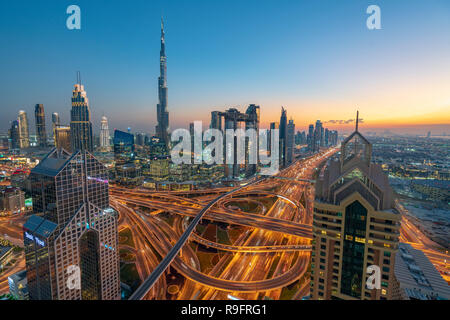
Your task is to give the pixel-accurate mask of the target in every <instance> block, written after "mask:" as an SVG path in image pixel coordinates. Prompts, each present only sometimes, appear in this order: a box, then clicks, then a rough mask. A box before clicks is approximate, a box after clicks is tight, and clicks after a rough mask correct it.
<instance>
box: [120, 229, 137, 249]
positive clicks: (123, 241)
mask: <svg viewBox="0 0 450 320" xmlns="http://www.w3.org/2000/svg"><path fill="white" fill-rule="evenodd" d="M119 245H127V246H130V247H133V248H136V247H135V245H134V241H133V235H132V234H131V230H130V228H125V229H123V230H122V231H120V232H119Z"/></svg>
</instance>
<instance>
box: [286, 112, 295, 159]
mask: <svg viewBox="0 0 450 320" xmlns="http://www.w3.org/2000/svg"><path fill="white" fill-rule="evenodd" d="M294 147H295V123H294V120H292V119H291V120H289V122H288V125H287V132H286V165H289V164H291V163H292V162H293V161H294Z"/></svg>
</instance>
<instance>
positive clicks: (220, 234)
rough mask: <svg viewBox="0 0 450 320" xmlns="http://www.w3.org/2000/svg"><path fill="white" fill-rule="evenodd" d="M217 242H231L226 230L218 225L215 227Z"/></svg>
mask: <svg viewBox="0 0 450 320" xmlns="http://www.w3.org/2000/svg"><path fill="white" fill-rule="evenodd" d="M217 242H219V243H222V244H231V241H230V238H229V237H228V232H227V230H225V229H223V228H221V227H218V228H217Z"/></svg>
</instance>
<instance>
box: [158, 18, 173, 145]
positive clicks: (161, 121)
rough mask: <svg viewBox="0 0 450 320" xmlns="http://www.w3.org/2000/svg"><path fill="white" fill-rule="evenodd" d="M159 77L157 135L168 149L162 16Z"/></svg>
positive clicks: (164, 46) (165, 66)
mask: <svg viewBox="0 0 450 320" xmlns="http://www.w3.org/2000/svg"><path fill="white" fill-rule="evenodd" d="M159 72H160V74H159V78H158V105H157V106H156V114H157V120H158V124H157V126H156V135H157V136H158V137H159V138H160V139H161V140H163V141H164V143H165V145H166V149H167V151H168V150H169V148H170V141H169V112H168V110H167V78H166V73H167V57H166V44H165V33H164V20H163V18H162V17H161V51H160V55H159Z"/></svg>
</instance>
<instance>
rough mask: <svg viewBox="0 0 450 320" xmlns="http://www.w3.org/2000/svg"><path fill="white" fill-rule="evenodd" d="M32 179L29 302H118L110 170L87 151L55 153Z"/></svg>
mask: <svg viewBox="0 0 450 320" xmlns="http://www.w3.org/2000/svg"><path fill="white" fill-rule="evenodd" d="M30 180H31V189H32V197H33V211H34V212H33V213H34V214H33V215H32V216H30V217H29V218H28V220H27V221H26V222H25V224H24V226H23V230H24V246H25V260H26V269H27V279H28V290H29V297H30V299H31V300H95V299H99V300H100V299H102V300H114V299H120V277H119V250H118V230H117V214H116V212H115V211H114V210H113V209H111V208H110V206H109V193H108V189H109V186H108V172H107V169H106V167H105V166H104V165H102V164H101V163H100V162H99V161H98V160H97V159H95V158H94V157H93V156H92V155H91V154H90V153H89V152H87V151H80V150H78V151H76V152H74V153H73V154H70V153H68V152H66V151H64V150H62V149H56V148H55V149H53V150H52V151H51V152H50V153H49V154H48V155H47V156H46V157H45V158H44V159H43V160H42V161H41V162H40V163H39V164H38V165H37V166H36V167H35V168H33V170H32V171H31V173H30ZM77 270H78V271H79V272H80V273H79V274H80V278H79V280H80V282H79V284H80V286H78V285H77V281H76V279H74V275H76V274H77Z"/></svg>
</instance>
